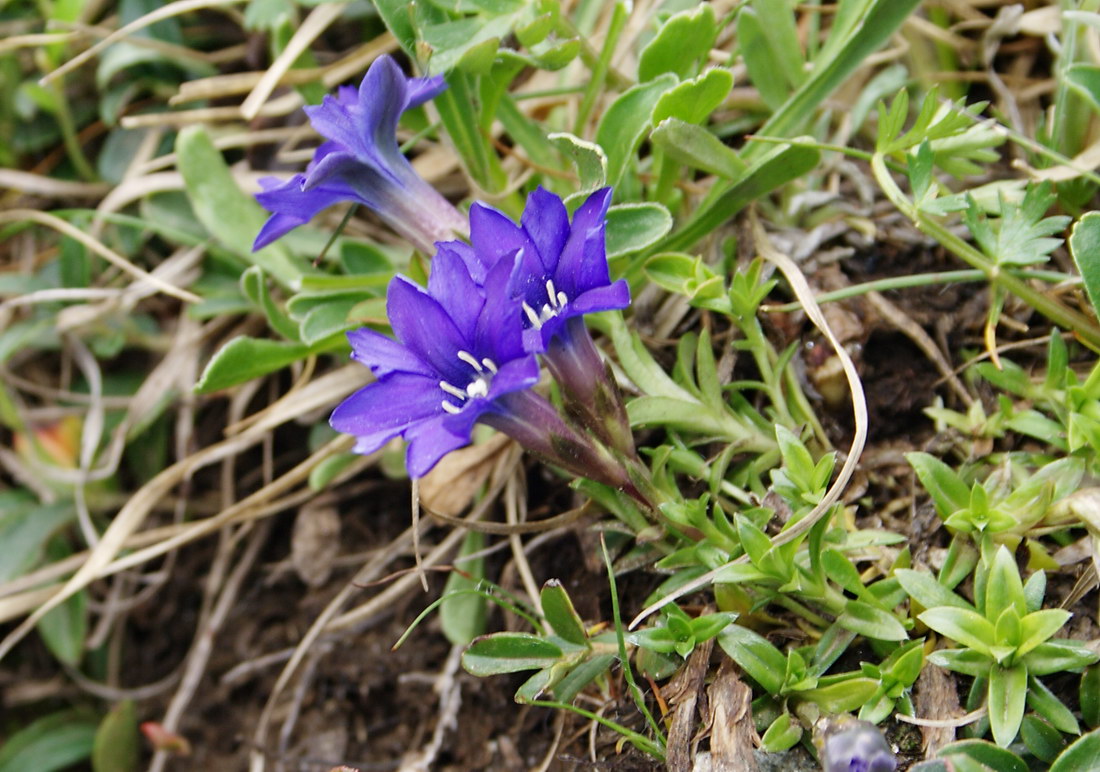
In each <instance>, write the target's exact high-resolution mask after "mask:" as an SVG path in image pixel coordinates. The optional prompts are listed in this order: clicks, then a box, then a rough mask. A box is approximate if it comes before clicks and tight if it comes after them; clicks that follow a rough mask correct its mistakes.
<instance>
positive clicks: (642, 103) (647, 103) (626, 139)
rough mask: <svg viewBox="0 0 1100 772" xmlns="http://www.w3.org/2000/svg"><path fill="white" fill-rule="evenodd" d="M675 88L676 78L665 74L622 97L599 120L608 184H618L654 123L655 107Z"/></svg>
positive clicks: (597, 139) (597, 138)
mask: <svg viewBox="0 0 1100 772" xmlns="http://www.w3.org/2000/svg"><path fill="white" fill-rule="evenodd" d="M675 85H676V76H675V75H670V74H667V73H666V74H664V75H661V76H659V77H657V78H656V79H655V80H651V81H649V82H648V83H641V84H639V85H637V86H633V87H632V88H629V89H627V90H626V91H624V92H623V93H622V94H620V95H619V96H618V97H617V98H616V99H615V101H614V102H612V103H611V105H610V107H608V108H607V110H606V111H605V112H604V114H603V116H602V117H601V118H600V122H599V125H598V126H597V127H596V142H597V144H599V145H600V147H602V148H603V149H604V152H605V153H606V154H607V182H608V184H609V185H612V186H616V185H618V184H619V178H620V177H622V175H623V172H625V171H626V167H627V164H628V163H629V161H630V159H631V158H633V157H634V154H635V153H636V152H637V150H638V146H639V145H640V144H641V143H642V137H643V136H645V133H646V131H647V130H648V129H649V127H650V125H651V123H652V120H651V118H652V115H653V108H654V107H655V106H656V104H657V100H658V99H660V98H661V95H662V94H663V93H665V92H666V91H668V90H669V89H670V88H672V87H673V86H675Z"/></svg>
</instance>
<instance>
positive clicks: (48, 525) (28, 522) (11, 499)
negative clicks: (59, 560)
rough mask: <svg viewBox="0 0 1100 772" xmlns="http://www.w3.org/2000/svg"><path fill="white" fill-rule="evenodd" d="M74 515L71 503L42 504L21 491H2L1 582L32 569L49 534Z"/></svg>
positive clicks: (0, 500) (0, 494) (0, 525)
mask: <svg viewBox="0 0 1100 772" xmlns="http://www.w3.org/2000/svg"><path fill="white" fill-rule="evenodd" d="M75 517H76V510H75V509H74V508H73V505H72V502H59V503H57V504H46V505H42V504H40V503H38V501H37V500H36V499H35V498H34V497H33V496H31V495H29V494H27V493H25V492H23V491H21V490H8V491H0V544H3V545H4V548H3V549H0V582H7V581H8V580H10V579H15V578H17V577H19V576H22V575H23V574H25V573H26V572H27V571H29V570H30V569H31V568H33V567H34V566H35V565H36V564H37V563H38V562H39V561H40V560H41V559H42V555H43V554H44V550H45V549H46V544H47V542H48V541H49V539H50V536H51V535H53V534H54V533H56V532H57V531H58V530H59V529H60V528H62V527H63V526H65V525H66V524H67V523H69V522H70V521H71V520H73V519H74V518H75Z"/></svg>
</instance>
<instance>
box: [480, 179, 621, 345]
mask: <svg viewBox="0 0 1100 772" xmlns="http://www.w3.org/2000/svg"><path fill="white" fill-rule="evenodd" d="M610 204H611V188H603V189H602V190H597V191H596V192H595V193H593V194H592V195H591V196H589V197H588V199H587V200H586V201H585V202H584V203H583V204H581V206H580V207H579V208H578V209H577V211H576V213H575V214H574V215H573V222H572V224H570V222H569V214H568V212H566V209H565V204H563V203H562V200H561V199H560V198H558V197H557V196H555V195H554V194H553V193H550V192H549V191H547V190H544V189H543V188H541V187H540V188H537V189H536V190H535V191H534V192H533V193H532V194H531V195H530V196H528V198H527V206H526V207H525V208H524V210H523V217H522V218H521V219H520V224H519V225H516V224H515V223H514V222H512V221H511V220H510V219H509V218H508V216H507V215H505V214H504V213H503V212H500V211H498V210H496V209H493V208H492V207H490V206H486V205H485V204H480V203H478V204H474V206H473V207H472V208H471V209H470V241H471V242H472V244H473V248H472V249H469V250H466V251H465V256H466V258H467V260H468V262H469V263H470V273H471V274H472V275H473V276H474V278H475V279H477V278H479V277H480V276H484V275H486V274H487V272H488V270H489V269H490V268H491V267H492V266H493V265H495V264H496V263H497V261H498V260H501V259H502V258H511V257H512V256H513V255H515V254H516V253H517V252H518V253H519V255H520V258H521V259H520V264H519V266H518V269H517V271H516V273H515V275H514V276H513V278H512V285H511V291H512V294H513V296H514V297H517V298H519V299H520V300H521V301H522V303H523V306H522V307H523V311H524V315H525V317H526V319H525V322H526V326H527V328H528V331H527V333H526V334H525V336H524V337H525V340H526V343H527V346H528V348H529V349H531V350H532V351H538V352H542V351H545V350H546V349H547V347H548V346H549V343H550V340H551V339H552V338H553V337H554V336H555V335H559V334H561V333H562V332H563V330H564V328H565V326H566V323H567V321H568V320H569V319H574V318H577V317H580V316H583V315H584V314H590V313H594V312H596V311H610V310H613V309H622V308H626V307H627V306H628V305H630V288H629V287H628V286H627V283H626V281H624V280H622V279H620V280H619V281H616V282H612V281H611V276H610V273H609V271H608V267H607V252H606V249H605V246H604V229H605V220H606V217H607V208H608V206H609V205H610Z"/></svg>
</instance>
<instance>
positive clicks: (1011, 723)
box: [988, 665, 1027, 748]
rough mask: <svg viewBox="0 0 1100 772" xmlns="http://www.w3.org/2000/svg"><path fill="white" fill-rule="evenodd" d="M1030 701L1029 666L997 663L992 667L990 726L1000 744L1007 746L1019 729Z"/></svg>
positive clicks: (990, 677)
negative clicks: (1028, 697) (1028, 700)
mask: <svg viewBox="0 0 1100 772" xmlns="http://www.w3.org/2000/svg"><path fill="white" fill-rule="evenodd" d="M1026 703H1027V667H1026V666H1024V665H1016V666H1014V667H1009V668H1006V667H1001V666H1000V665H994V666H993V667H992V668H991V669H990V671H989V697H988V706H989V726H990V728H991V729H992V730H993V739H994V740H996V742H997V745H1000V746H1001V747H1002V748H1007V747H1008V746H1009V745H1010V744H1011V743H1012V741H1013V740H1015V739H1016V735H1017V733H1018V732H1019V731H1020V722H1021V721H1022V720H1023V718H1024V707H1025V706H1026Z"/></svg>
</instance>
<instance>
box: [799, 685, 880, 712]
mask: <svg viewBox="0 0 1100 772" xmlns="http://www.w3.org/2000/svg"><path fill="white" fill-rule="evenodd" d="M878 687H879V684H878V681H877V680H876V679H874V678H864V677H857V678H849V679H847V680H844V681H838V682H836V683H831V684H829V685H827V686H819V687H817V688H815V689H804V690H801V691H799V692H798V697H799V698H800V699H804V700H809V701H810V702H812V703H814V704H815V705H817V706H818V707H819V708H821V709H822V710H823V711H825V712H827V713H848V712H850V711H853V710H858V709H859V708H860V706H862V705H863V704H864V703H866V702H867V701H868V700H870V699H871V698H872V697H873V696H874V695H875V692H876V691H878Z"/></svg>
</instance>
